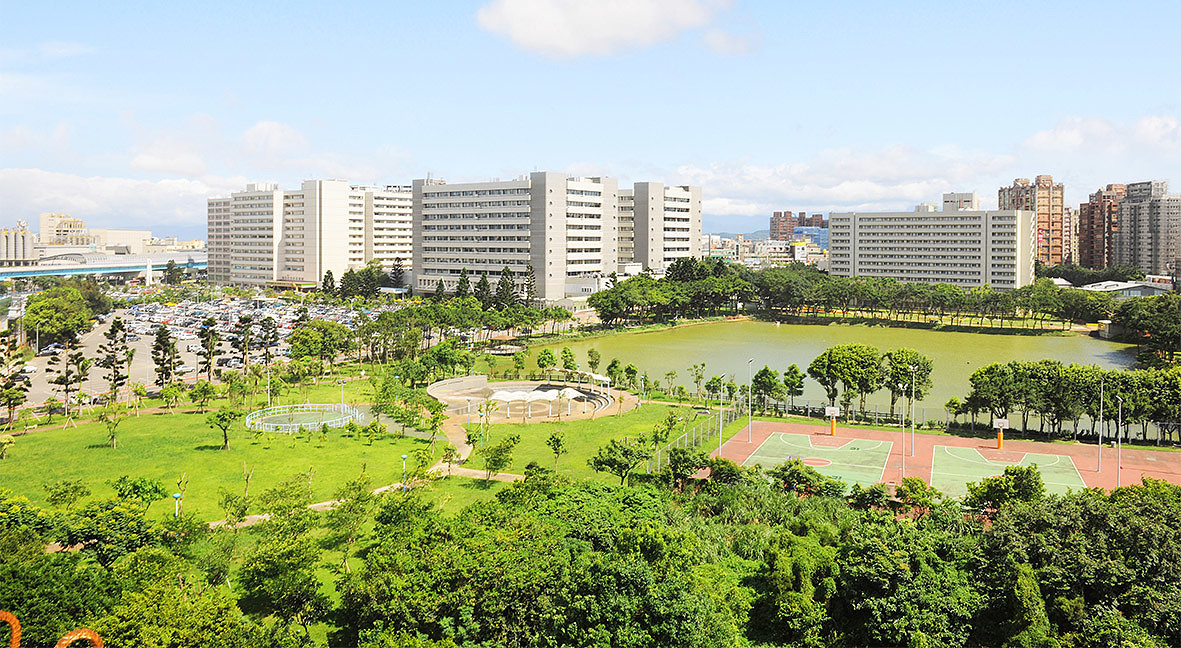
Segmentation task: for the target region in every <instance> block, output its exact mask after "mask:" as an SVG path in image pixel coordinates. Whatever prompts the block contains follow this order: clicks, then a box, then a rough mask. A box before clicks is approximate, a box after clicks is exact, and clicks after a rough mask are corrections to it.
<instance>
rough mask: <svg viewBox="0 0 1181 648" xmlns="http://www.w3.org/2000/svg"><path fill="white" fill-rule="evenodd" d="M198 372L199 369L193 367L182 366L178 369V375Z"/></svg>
mask: <svg viewBox="0 0 1181 648" xmlns="http://www.w3.org/2000/svg"><path fill="white" fill-rule="evenodd" d="M196 370H197V368H196V367H194V366H193V365H187V364H182V365H181V366H179V367H177V368H176V373H178V374H187V373H192V372H194V371H196Z"/></svg>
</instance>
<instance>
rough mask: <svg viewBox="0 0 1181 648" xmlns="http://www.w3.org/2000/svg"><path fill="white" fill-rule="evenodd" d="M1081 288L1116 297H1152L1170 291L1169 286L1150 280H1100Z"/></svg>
mask: <svg viewBox="0 0 1181 648" xmlns="http://www.w3.org/2000/svg"><path fill="white" fill-rule="evenodd" d="M1079 290H1089V291H1091V292H1103V293H1107V294H1109V295H1111V296H1112V297H1113V298H1114V299H1127V298H1129V297H1152V296H1154V295H1160V294H1164V293H1167V292H1170V289H1169V288H1168V287H1167V286H1164V285H1161V284H1157V283H1152V282H1149V281H1100V282H1098V283H1093V284H1088V285H1086V286H1081V287H1080V288H1079Z"/></svg>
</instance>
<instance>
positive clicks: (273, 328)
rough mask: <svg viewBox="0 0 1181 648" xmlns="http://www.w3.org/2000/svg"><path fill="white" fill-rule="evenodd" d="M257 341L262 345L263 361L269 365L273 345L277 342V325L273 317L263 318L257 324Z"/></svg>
mask: <svg viewBox="0 0 1181 648" xmlns="http://www.w3.org/2000/svg"><path fill="white" fill-rule="evenodd" d="M258 342H259V344H261V345H262V357H263V361H264V363H265V364H266V365H267V366H268V367H269V366H271V356H272V355H273V354H274V351H273V347H275V346H278V344H279V327H278V326H277V325H276V324H275V318H273V317H266V318H263V320H262V323H261V324H260V325H259V330H258Z"/></svg>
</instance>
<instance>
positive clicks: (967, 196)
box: [943, 192, 980, 212]
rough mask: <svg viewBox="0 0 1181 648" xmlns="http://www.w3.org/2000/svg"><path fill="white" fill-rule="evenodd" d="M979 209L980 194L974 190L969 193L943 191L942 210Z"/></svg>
mask: <svg viewBox="0 0 1181 648" xmlns="http://www.w3.org/2000/svg"><path fill="white" fill-rule="evenodd" d="M979 209H980V194H978V193H975V192H970V193H945V194H943V211H945V212H946V211H960V210H967V211H979Z"/></svg>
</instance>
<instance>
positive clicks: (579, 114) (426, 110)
mask: <svg viewBox="0 0 1181 648" xmlns="http://www.w3.org/2000/svg"><path fill="white" fill-rule="evenodd" d="M1178 24H1181V3H1176V2H1124V3H1117V4H1113V3H1110V2H1087V1H1082V2H1080V1H1075V2H1037V3H1028V2H1022V3H1018V2H999V1H993V2H949V1H946V0H943V1H939V2H924V1H921V0H915V1H896V2H888V1H887V2H871V1H869V0H863V1H845V0H825V1H815V2H796V1H790V0H777V1H765V2H756V1H753V0H595V1H593V2H589V1H586V0H472V1H463V0H442V1H438V2H348V1H345V0H341V1H338V2H334V3H324V2H315V3H313V2H281V3H280V2H275V3H268V2H250V3H246V2H240V1H238V2H225V3H221V2H200V3H173V2H111V3H97V2H43V3H38V2H27V1H23V0H0V226H3V227H11V226H13V225H15V223H16V221H17V220H18V219H24V220H27V221H28V222H29V223H30V224H32V225H33V226H34V227H36V225H35V224H36V222H37V215H38V214H40V213H42V212H48V211H65V212H70V213H72V214H73V215H74V216H78V217H81V218H83V219H85V220H86V221H87V222H88V223H89V224H91V226H94V227H146V228H151V229H152V230H153V232H154V233H156V234H157V235H158V236H163V235H180V236H182V237H202V238H203V237H204V234H205V200H206V198H209V197H212V196H224V195H228V194H229V193H230V192H231V191H235V190H240V189H241V188H243V186H244V185H245V184H246V183H248V182H264V181H270V182H279V183H280V184H281V185H282V186H284V187H295V186H296V185H297V184H298V183H299V182H300V181H301V180H303V179H307V178H344V179H347V180H350V181H353V182H355V183H366V184H368V183H377V184H409V182H410V181H411V180H412V179H414V178H422V177H426V176H427V175H428V174H430V175H431V176H432V177H436V178H442V179H445V180H449V181H452V182H459V181H474V180H486V179H489V178H501V179H508V178H513V177H517V176H519V175H521V174H524V173H528V172H530V171H535V170H547V171H561V172H567V173H570V174H576V175H607V176H613V177H617V178H619V179H620V181H621V183H627V182H635V181H647V180H650V181H663V182H666V183H670V184H699V185H701V186H702V187H703V194H704V214H705V216H704V220H705V229H706V231H753V230H756V229H763V228H766V226H767V219H768V217H769V216H770V213H771V212H772V211H773V210H789V211H801V210H807V211H809V212H828V211H843V210H870V209H910V208H911V207H913V206H914V205H915V204H917V203H919V202H938V201H939V198H940V194H941V193H942V192H944V191H976V192H978V193H980V194H981V196H982V198H983V204H984V206H985V207H995V206H996V190H997V188H998V187H1000V186H1001V185H1007V184H1009V183H1011V182H1012V180H1013V179H1014V178H1018V177H1028V178H1032V177H1033V176H1035V175H1038V174H1052V175H1053V176H1054V177H1055V179H1056V180H1057V181H1061V182H1063V183H1065V185H1066V197H1067V201H1068V204H1074V205H1077V204H1078V203H1080V202H1085V201H1086V199H1087V195H1088V194H1089V193H1090V192H1093V191H1095V190H1096V189H1098V188H1100V187H1101V186H1103V185H1105V184H1108V183H1116V182H1120V183H1124V182H1136V181H1141V180H1150V179H1159V180H1169V181H1172V182H1173V184H1174V185H1175V186H1176V188H1177V189H1179V190H1181V169H1179V161H1181V121H1179V119H1181V84H1178V83H1177V75H1178V63H1179V62H1181V38H1179V37H1178V31H1177V25H1178Z"/></svg>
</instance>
